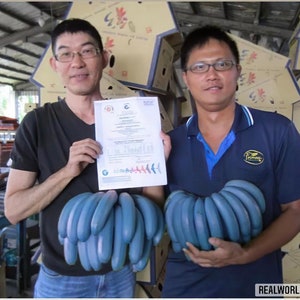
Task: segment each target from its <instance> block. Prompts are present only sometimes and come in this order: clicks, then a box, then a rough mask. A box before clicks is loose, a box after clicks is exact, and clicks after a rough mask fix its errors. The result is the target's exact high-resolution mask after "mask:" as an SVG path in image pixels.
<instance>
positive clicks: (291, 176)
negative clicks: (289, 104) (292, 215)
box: [275, 122, 300, 204]
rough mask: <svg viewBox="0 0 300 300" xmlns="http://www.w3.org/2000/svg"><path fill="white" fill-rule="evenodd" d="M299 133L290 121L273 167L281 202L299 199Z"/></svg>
mask: <svg viewBox="0 0 300 300" xmlns="http://www.w3.org/2000/svg"><path fill="white" fill-rule="evenodd" d="M299 158H300V134H299V132H298V131H297V129H296V127H295V125H294V124H293V123H292V122H290V123H289V126H288V127H287V130H286V132H285V134H284V136H283V143H282V144H281V147H280V151H279V155H278V163H277V167H276V169H275V172H276V178H277V188H278V199H279V201H280V203H281V204H284V203H288V202H292V201H295V200H299V199H300V159H299Z"/></svg>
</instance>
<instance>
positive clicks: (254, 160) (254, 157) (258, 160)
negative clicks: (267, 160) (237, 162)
mask: <svg viewBox="0 0 300 300" xmlns="http://www.w3.org/2000/svg"><path fill="white" fill-rule="evenodd" d="M243 158H244V162H246V163H247V164H250V165H260V164H262V163H263V162H264V155H263V154H262V153H261V152H259V151H257V150H248V151H246V152H245V153H244V156H243Z"/></svg>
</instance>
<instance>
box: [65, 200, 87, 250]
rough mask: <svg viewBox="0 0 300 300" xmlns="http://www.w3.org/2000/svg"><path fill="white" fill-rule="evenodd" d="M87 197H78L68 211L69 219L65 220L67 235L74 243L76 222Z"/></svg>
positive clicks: (75, 239)
mask: <svg viewBox="0 0 300 300" xmlns="http://www.w3.org/2000/svg"><path fill="white" fill-rule="evenodd" d="M90 196H91V195H89V196H87V198H88V197H90ZM87 198H86V197H81V198H80V199H78V201H77V202H76V203H75V204H74V206H73V208H72V209H71V211H70V215H69V219H68V222H67V237H68V238H69V239H70V241H71V242H73V243H74V244H75V243H77V241H78V237H77V224H78V220H79V218H80V215H81V212H82V207H83V206H84V203H85V201H86V199H87Z"/></svg>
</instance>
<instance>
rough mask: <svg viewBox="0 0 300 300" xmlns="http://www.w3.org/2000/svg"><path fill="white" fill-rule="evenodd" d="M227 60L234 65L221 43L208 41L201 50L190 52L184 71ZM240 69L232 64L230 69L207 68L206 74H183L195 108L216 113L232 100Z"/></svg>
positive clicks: (227, 49) (229, 51)
mask: <svg viewBox="0 0 300 300" xmlns="http://www.w3.org/2000/svg"><path fill="white" fill-rule="evenodd" d="M224 60H229V61H232V62H234V63H235V59H234V56H233V54H232V52H231V50H230V48H229V47H228V45H227V44H226V43H224V42H220V41H217V40H215V39H210V40H209V41H208V42H207V43H206V44H205V45H204V46H203V47H201V48H194V49H193V50H192V52H191V54H190V56H189V59H188V61H187V67H188V68H189V67H190V66H192V65H194V64H195V63H198V62H203V63H208V64H213V63H215V62H217V61H224ZM240 72H241V67H240V66H239V65H236V64H234V65H233V66H232V67H231V68H230V69H228V70H223V71H216V70H215V69H214V68H213V66H210V67H209V69H208V71H207V72H203V73H193V72H192V71H190V70H188V71H186V72H184V73H183V80H184V82H185V84H186V85H187V87H188V89H189V90H190V92H191V94H192V96H193V98H194V100H195V104H196V106H197V107H202V108H203V109H205V110H208V111H218V110H221V109H222V108H224V107H226V106H227V105H228V104H229V103H231V102H232V101H234V100H235V91H236V87H237V79H238V77H239V75H240Z"/></svg>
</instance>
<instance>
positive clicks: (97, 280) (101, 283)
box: [34, 264, 136, 298]
mask: <svg viewBox="0 0 300 300" xmlns="http://www.w3.org/2000/svg"><path fill="white" fill-rule="evenodd" d="M135 277H136V276H135V273H134V272H133V271H132V268H131V266H130V265H126V266H125V267H124V268H122V269H121V270H119V271H111V272H109V273H107V274H104V275H89V276H64V275H60V274H58V273H57V272H54V271H53V270H50V269H49V268H47V267H46V266H45V265H43V264H42V265H41V267H40V271H39V274H38V278H37V281H36V283H35V286H34V298H134V292H135V283H136V282H135Z"/></svg>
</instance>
